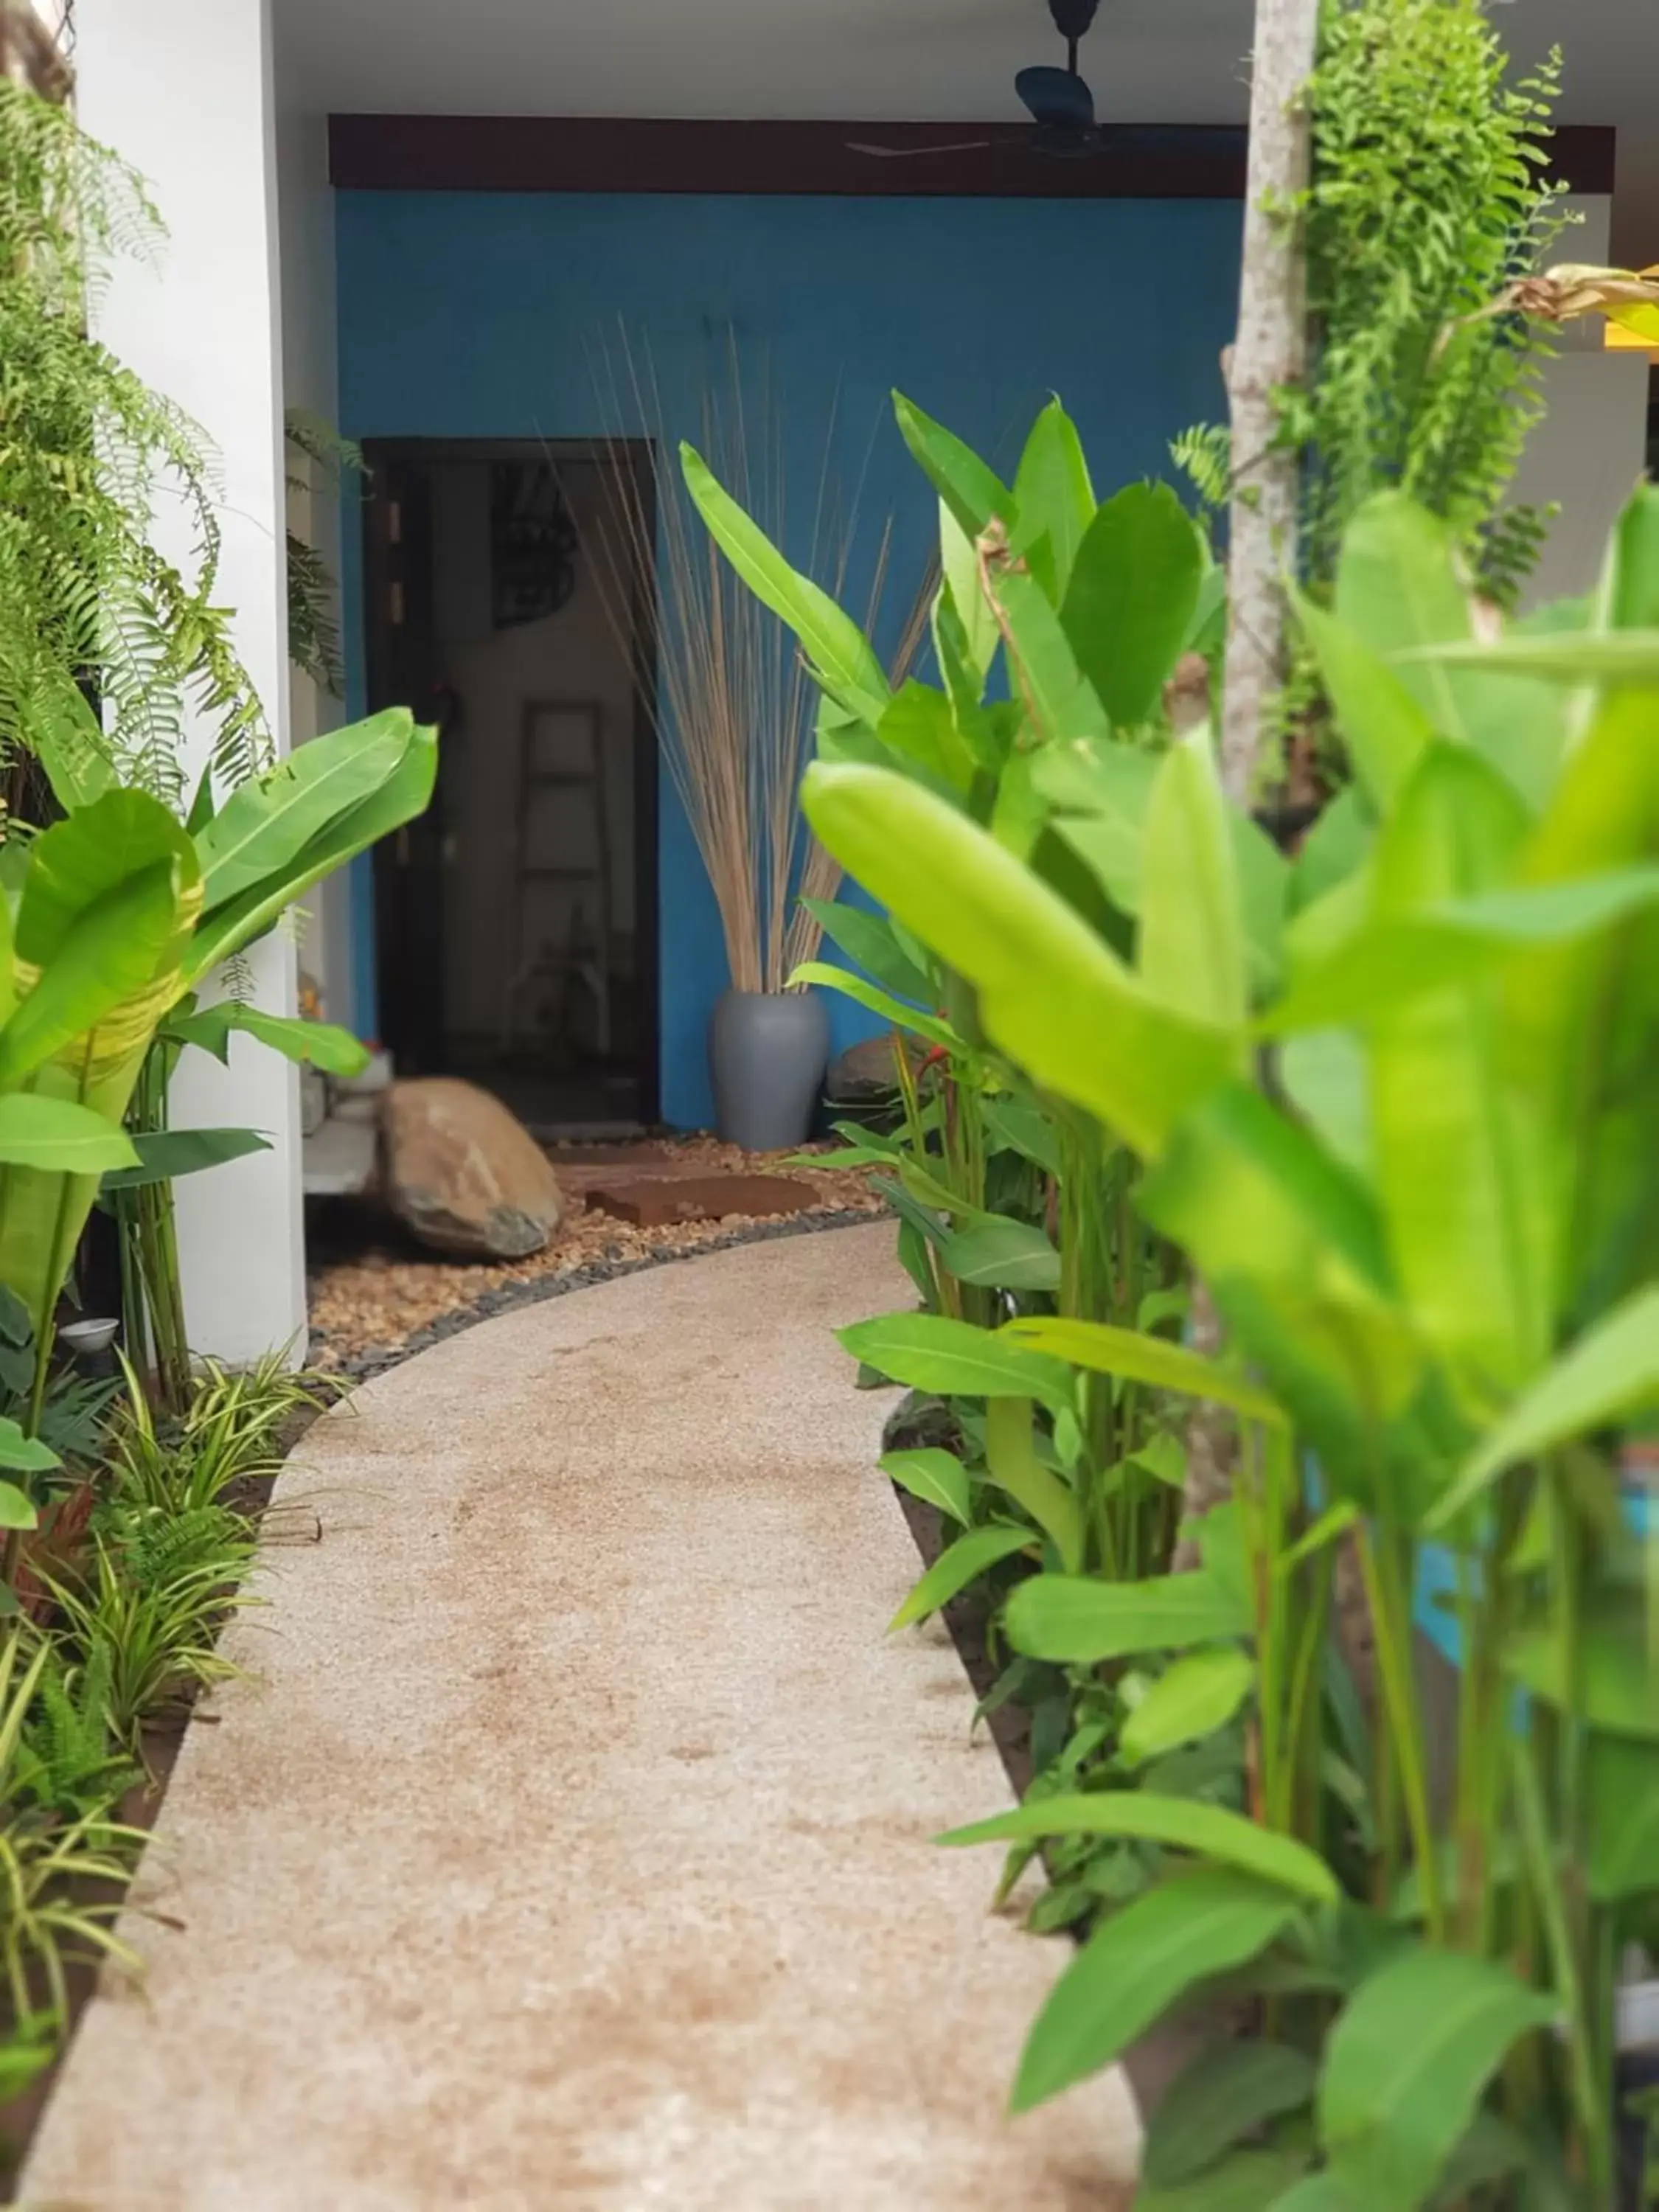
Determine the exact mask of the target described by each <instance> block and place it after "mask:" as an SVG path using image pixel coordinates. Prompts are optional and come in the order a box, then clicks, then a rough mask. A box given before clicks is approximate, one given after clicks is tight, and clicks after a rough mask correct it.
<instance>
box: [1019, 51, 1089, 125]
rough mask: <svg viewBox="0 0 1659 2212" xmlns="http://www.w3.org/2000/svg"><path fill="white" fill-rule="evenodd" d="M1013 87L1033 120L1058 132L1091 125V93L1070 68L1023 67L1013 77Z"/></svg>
mask: <svg viewBox="0 0 1659 2212" xmlns="http://www.w3.org/2000/svg"><path fill="white" fill-rule="evenodd" d="M1014 90H1015V91H1016V92H1017V93H1018V94H1019V96H1020V98H1021V99H1022V100H1024V103H1025V105H1026V106H1027V107H1028V108H1029V109H1030V112H1031V117H1032V120H1033V121H1034V122H1036V123H1040V124H1047V125H1050V126H1051V127H1052V128H1054V129H1056V130H1062V131H1091V130H1093V128H1094V122H1095V96H1094V94H1093V93H1091V91H1090V89H1089V88H1088V86H1087V85H1086V84H1085V82H1084V81H1083V79H1082V78H1081V77H1080V76H1078V75H1077V74H1076V72H1075V71H1074V70H1063V69H1049V68H1047V67H1045V66H1038V67H1036V68H1034V69H1023V70H1021V71H1020V72H1019V75H1018V76H1017V77H1016V78H1015V79H1014Z"/></svg>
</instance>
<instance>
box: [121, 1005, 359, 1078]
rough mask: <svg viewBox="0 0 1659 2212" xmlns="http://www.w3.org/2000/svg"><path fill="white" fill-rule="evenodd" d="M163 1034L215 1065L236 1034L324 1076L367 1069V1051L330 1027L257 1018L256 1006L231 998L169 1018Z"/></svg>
mask: <svg viewBox="0 0 1659 2212" xmlns="http://www.w3.org/2000/svg"><path fill="white" fill-rule="evenodd" d="M165 1035H166V1036H167V1038H168V1040H169V1041H170V1042H173V1043H176V1044H193V1045H198V1046H199V1047H200V1048H201V1049H202V1050H203V1051H204V1052H210V1053H211V1054H213V1057H214V1058H215V1059H216V1060H225V1061H228V1060H229V1058H230V1040H231V1038H232V1037H233V1036H236V1035H242V1036H251V1037H253V1038H255V1039H256V1040H257V1041H258V1042H259V1043H260V1044H264V1045H269V1046H270V1048H271V1050H272V1051H273V1052H279V1053H281V1054H282V1055H283V1059H284V1060H296V1061H301V1062H308V1063H309V1064H310V1065H311V1066H313V1067H320V1068H323V1069H325V1071H326V1072H327V1073H329V1074H330V1075H361V1074H362V1072H363V1070H364V1068H366V1067H367V1066H368V1060H369V1054H368V1047H367V1046H366V1045H364V1044H362V1043H361V1042H359V1041H358V1039H357V1038H356V1037H355V1036H352V1034H351V1032H350V1030H343V1029H340V1028H338V1027H337V1026H336V1024H333V1023H331V1022H311V1021H297V1020H294V1019H292V1018H289V1017H288V1016H286V1015H283V1014H267V1013H262V1012H260V1010H259V1009H258V1007H257V1006H244V1005H243V1004H242V1002H241V1001H240V1000H237V999H223V1000H220V1001H219V1003H218V1004H217V1005H216V1006H202V1007H198V1008H197V1011H196V1012H194V1013H190V1014H175V1015H173V1016H172V1017H171V1018H169V1020H168V1022H167V1028H166V1030H165Z"/></svg>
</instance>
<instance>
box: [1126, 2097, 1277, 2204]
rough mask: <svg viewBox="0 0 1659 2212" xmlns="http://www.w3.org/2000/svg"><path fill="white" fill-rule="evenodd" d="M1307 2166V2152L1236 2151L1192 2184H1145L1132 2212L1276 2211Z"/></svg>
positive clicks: (1137, 2195) (1137, 2194) (1195, 2179)
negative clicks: (1164, 2185)
mask: <svg viewBox="0 0 1659 2212" xmlns="http://www.w3.org/2000/svg"><path fill="white" fill-rule="evenodd" d="M1160 2109H1161V2108H1160ZM1154 2118H1156V2115H1154ZM1307 2164H1308V2160H1307V2154H1306V2153H1305V2152H1303V2151H1295V2150H1241V2151H1235V2152H1234V2154H1232V2156H1231V2158H1225V2159H1223V2160H1222V2161H1221V2163H1220V2164H1219V2165H1218V2166H1212V2167H1211V2168H1210V2170H1209V2172H1207V2173H1202V2174H1199V2175H1196V2176H1195V2177H1194V2179H1191V2180H1190V2181H1178V2182H1176V2183H1173V2184H1172V2185H1170V2187H1168V2188H1164V2189H1160V2188H1158V2187H1157V2186H1156V2185H1153V2184H1152V2183H1150V2182H1143V2183H1142V2184H1141V2186H1140V2187H1139V2189H1138V2190H1137V2191H1135V2200H1134V2204H1133V2212H1278V2208H1279V2206H1280V2205H1282V2204H1284V2203H1288V2201H1289V2200H1288V2198H1287V2197H1285V2191H1286V2190H1287V2189H1289V2188H1290V2187H1291V2185H1292V2183H1293V2182H1294V2181H1295V2180H1296V2179H1297V2175H1298V2174H1300V2173H1302V2172H1304V2171H1305V2170H1306V2167H1307Z"/></svg>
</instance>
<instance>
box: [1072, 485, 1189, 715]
mask: <svg viewBox="0 0 1659 2212" xmlns="http://www.w3.org/2000/svg"><path fill="white" fill-rule="evenodd" d="M1203 574H1204V547H1203V544H1202V541H1201V540H1200V537H1199V534H1198V530H1197V527H1196V526H1195V525H1194V521H1193V519H1192V517H1191V516H1190V515H1189V514H1188V513H1187V511H1186V509H1185V508H1184V507H1182V504H1181V501H1179V500H1178V499H1177V498H1176V495H1175V494H1174V492H1172V491H1171V490H1170V487H1169V486H1168V485H1167V484H1130V485H1129V486H1128V487H1127V489H1125V490H1123V491H1121V492H1119V493H1118V494H1117V495H1115V497H1114V498H1112V499H1109V500H1108V501H1106V503H1105V505H1104V506H1103V507H1100V508H1099V509H1098V510H1097V513H1095V515H1094V518H1093V520H1091V523H1090V525H1089V527H1088V530H1087V532H1086V533H1085V536H1084V538H1083V542H1082V544H1080V545H1079V548H1078V550H1077V555H1076V558H1075V562H1074V563H1073V567H1072V569H1071V576H1070V583H1069V586H1068V587H1067V588H1066V595H1065V600H1064V604H1063V606H1062V609H1061V620H1062V621H1063V623H1065V627H1066V636H1067V637H1068V638H1069V639H1070V640H1071V642H1072V648H1073V652H1074V653H1076V655H1077V659H1078V665H1079V667H1080V668H1081V669H1082V671H1083V672H1084V674H1085V677H1087V678H1088V679H1089V682H1090V683H1091V684H1092V685H1093V687H1094V690H1095V692H1096V695H1097V697H1098V698H1099V700H1100V702H1101V704H1102V705H1103V707H1104V708H1105V710H1106V712H1107V714H1108V715H1109V717H1110V718H1111V720H1112V722H1113V724H1114V725H1115V726H1116V727H1118V728H1120V729H1133V727H1134V726H1136V725H1137V724H1139V723H1142V722H1149V721H1151V720H1152V718H1153V716H1154V715H1155V714H1157V713H1158V708H1159V704H1160V702H1161V701H1162V698H1163V695H1164V684H1166V683H1167V682H1168V681H1169V679H1170V676H1171V675H1173V673H1174V672H1175V665H1176V661H1177V660H1178V659H1180V657H1181V653H1182V647H1183V645H1184V644H1185V642H1186V639H1187V635H1188V630H1189V629H1190V628H1191V626H1192V621H1193V616H1194V610H1195V608H1196V607H1197V605H1198V595H1199V590H1200V585H1201V583H1202V580H1203Z"/></svg>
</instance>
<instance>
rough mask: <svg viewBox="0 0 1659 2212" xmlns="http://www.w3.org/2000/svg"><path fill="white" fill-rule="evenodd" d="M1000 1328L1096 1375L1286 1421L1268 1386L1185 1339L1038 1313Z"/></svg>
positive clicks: (1277, 1421) (1277, 1423) (1248, 1415)
mask: <svg viewBox="0 0 1659 2212" xmlns="http://www.w3.org/2000/svg"><path fill="white" fill-rule="evenodd" d="M1000 1334H1002V1335H1003V1336H1004V1337H1005V1338H1007V1339H1010V1340H1012V1341H1013V1342H1015V1343H1017V1344H1022V1345H1028V1346H1030V1348H1031V1349H1032V1350H1033V1351H1034V1352H1047V1353H1048V1354H1049V1355H1050V1357H1051V1358H1055V1359H1063V1360H1065V1361H1066V1362H1067V1364H1069V1365H1071V1366H1073V1367H1086V1368H1088V1369H1089V1370H1091V1372H1092V1373H1094V1374H1097V1375H1116V1376H1121V1378H1122V1379H1123V1380H1124V1381H1125V1382H1127V1383H1146V1384H1148V1385H1150V1387H1151V1388H1152V1389H1155V1390H1179V1391H1182V1392H1183V1393H1184V1394H1185V1395H1187V1396H1188V1397H1189V1398H1207V1399H1208V1400H1209V1401H1210V1402H1211V1403H1212V1405H1217V1406H1230V1407H1231V1408H1232V1410H1233V1411H1234V1412H1235V1413H1242V1414H1243V1416H1244V1417H1245V1419H1247V1420H1252V1421H1267V1422H1270V1423H1272V1424H1273V1425H1274V1426H1275V1427H1281V1428H1282V1427H1283V1426H1284V1423H1285V1413H1284V1409H1283V1408H1282V1407H1280V1406H1279V1404H1278V1403H1277V1402H1276V1401H1275V1400H1273V1398H1272V1397H1270V1396H1269V1395H1268V1394H1267V1391H1265V1390H1263V1389H1260V1388H1259V1387H1258V1386H1257V1385H1255V1383H1247V1382H1246V1381H1244V1379H1243V1377H1242V1376H1237V1375H1235V1374H1233V1373H1231V1371H1230V1370H1228V1369H1226V1368H1225V1367H1221V1366H1218V1364H1216V1362H1215V1361H1214V1360H1212V1359H1206V1358H1204V1357H1203V1356H1202V1355H1201V1354H1200V1353H1199V1352H1188V1350H1187V1349H1186V1347H1185V1346H1183V1345H1179V1344H1171V1343H1170V1340H1169V1339H1168V1338H1167V1337H1163V1336H1148V1335H1145V1334H1142V1333H1141V1332H1140V1331H1139V1330H1138V1329H1133V1328H1114V1327H1113V1326H1112V1325H1111V1324H1110V1323H1109V1322H1099V1321H1069V1320H1066V1318H1064V1317H1063V1316H1048V1315H1040V1314H1033V1315H1030V1316H1025V1317H1024V1318H1022V1319H1021V1320H1018V1321H1011V1322H1007V1323H1006V1324H1005V1326H1004V1328H1002V1330H1001V1332H1000Z"/></svg>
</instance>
